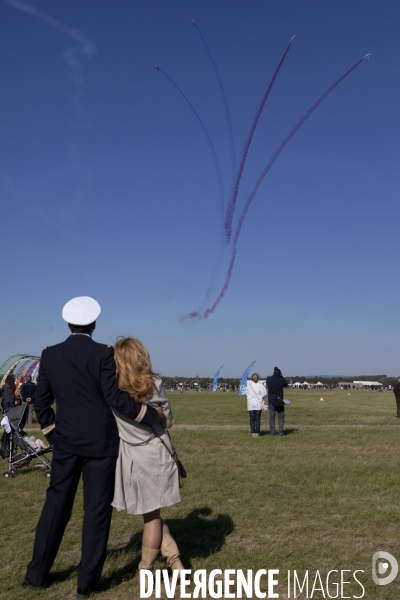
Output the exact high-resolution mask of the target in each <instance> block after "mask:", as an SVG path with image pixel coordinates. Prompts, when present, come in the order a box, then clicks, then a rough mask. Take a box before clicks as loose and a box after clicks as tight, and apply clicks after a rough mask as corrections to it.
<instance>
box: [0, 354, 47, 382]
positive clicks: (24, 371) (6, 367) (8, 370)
mask: <svg viewBox="0 0 400 600" xmlns="http://www.w3.org/2000/svg"><path fill="white" fill-rule="evenodd" d="M39 363H40V356H33V355H32V354H14V355H13V356H10V358H9V359H8V360H6V362H5V363H4V364H2V365H1V367H0V385H3V384H4V382H5V380H6V378H7V377H8V375H14V377H15V383H16V385H17V389H18V386H19V384H20V383H25V381H26V378H27V377H28V376H31V377H32V380H33V381H36V379H37V374H38V371H39Z"/></svg>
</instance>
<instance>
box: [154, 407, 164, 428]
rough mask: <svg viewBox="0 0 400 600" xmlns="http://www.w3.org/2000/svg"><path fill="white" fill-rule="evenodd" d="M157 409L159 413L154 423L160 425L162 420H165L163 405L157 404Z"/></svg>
mask: <svg viewBox="0 0 400 600" xmlns="http://www.w3.org/2000/svg"><path fill="white" fill-rule="evenodd" d="M156 411H157V413H158V415H157V418H156V420H155V421H154V425H158V424H159V423H161V421H163V420H164V412H163V409H162V408H161V406H157V408H156Z"/></svg>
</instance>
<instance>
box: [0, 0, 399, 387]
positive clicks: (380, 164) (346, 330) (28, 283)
mask: <svg viewBox="0 0 400 600" xmlns="http://www.w3.org/2000/svg"><path fill="white" fill-rule="evenodd" d="M191 18H194V19H195V21H196V23H197V24H198V26H199V28H200V29H201V32H202V34H203V36H204V38H205V39H206V41H207V44H208V46H209V48H210V51H211V53H212V56H213V59H214V61H215V63H216V65H217V67H218V70H219V74H220V77H221V81H222V83H223V86H224V90H225V94H226V97H227V101H228V106H229V110H230V114H231V119H232V127H233V134H234V140H235V149H236V155H237V158H239V157H240V154H241V152H242V150H243V146H244V143H245V140H246V137H247V134H248V130H249V128H250V125H251V122H252V119H253V117H254V115H255V112H256V110H257V108H258V105H259V103H260V100H261V98H262V96H263V94H264V92H265V90H266V88H267V85H268V83H269V81H270V79H271V76H272V74H273V72H274V70H275V68H276V66H277V64H278V62H279V60H280V58H281V56H282V54H283V52H284V50H285V48H286V47H287V45H288V43H289V40H290V37H291V36H292V35H293V34H296V41H295V43H294V44H293V46H292V47H291V49H290V52H289V54H288V56H287V58H286V61H285V63H284V65H283V66H282V69H281V72H280V74H279V77H278V79H277V81H276V84H275V86H274V88H273V90H272V93H271V96H270V98H269V100H268V103H267V105H266V108H265V111H264V113H263V115H262V118H261V120H260V123H259V127H258V129H257V132H256V135H255V137H254V140H253V144H252V147H251V151H250V153H249V157H248V161H247V163H246V169H245V173H244V177H243V180H242V187H241V190H240V194H239V199H238V205H239V208H240V207H242V206H243V204H244V202H245V200H246V198H247V196H248V195H249V193H250V191H251V189H252V186H253V184H254V182H255V180H256V179H257V177H258V176H259V174H260V172H261V171H262V169H263V168H264V166H265V164H266V163H267V161H268V160H269V158H270V157H271V156H272V154H273V153H274V151H275V149H276V148H277V147H278V145H279V144H280V142H281V141H282V139H283V138H284V137H285V135H286V134H287V133H288V132H289V130H290V129H291V128H292V127H293V126H294V125H295V124H296V122H297V121H298V120H299V119H300V118H301V117H302V115H303V114H304V113H305V112H306V111H307V110H308V108H309V107H310V106H311V105H312V104H313V102H315V100H316V99H317V98H318V97H319V96H320V95H321V94H322V93H323V92H324V91H325V90H326V89H327V88H328V87H329V86H330V85H331V84H332V83H333V82H334V81H335V80H336V79H338V78H339V77H340V76H341V75H342V74H344V73H345V72H346V71H347V70H348V69H349V68H350V67H351V66H353V65H354V64H355V63H356V62H357V61H358V60H359V59H360V58H362V56H363V55H364V54H365V53H368V52H371V57H370V59H369V60H366V61H364V62H363V63H362V64H361V65H360V66H359V67H357V69H356V70H355V71H354V72H353V73H351V75H350V76H349V77H348V78H347V79H346V80H345V81H343V82H342V83H341V84H340V86H338V87H337V88H336V89H335V90H334V91H333V93H332V94H331V95H330V96H329V97H328V98H327V99H326V100H325V101H324V103H323V104H322V105H321V106H320V107H319V108H318V109H317V111H316V112H315V113H314V114H313V115H312V117H311V118H310V119H309V120H308V121H307V123H306V124H305V125H304V126H303V127H302V128H301V129H300V130H299V132H298V133H297V134H296V136H295V137H294V138H293V140H292V141H291V142H290V143H289V144H288V145H287V147H286V148H285V149H284V151H283V153H282V154H281V156H280V157H279V159H278V160H277V162H276V163H275V164H274V166H273V168H272V169H271V171H270V173H269V174H268V176H267V177H266V179H265V181H264V182H263V184H262V185H261V187H260V190H259V192H258V194H257V196H256V198H255V199H254V201H253V203H252V205H251V208H250V210H249V213H248V215H247V218H246V220H245V223H244V226H243V228H242V231H241V236H240V238H239V243H238V249H237V256H236V262H235V265H234V268H233V274H232V280H231V284H230V287H229V289H228V291H227V294H226V296H225V298H224V299H223V300H222V301H221V303H220V304H219V306H218V307H217V308H216V310H215V312H214V313H213V314H212V315H211V316H210V317H209V318H208V319H206V320H202V321H200V322H198V323H195V324H193V325H189V326H188V325H184V324H182V323H181V322H180V318H181V317H182V315H184V314H187V313H190V312H191V311H194V310H198V309H199V308H200V307H201V306H202V304H203V301H204V297H205V294H206V291H207V289H208V287H209V285H210V278H211V274H212V272H213V266H214V264H215V260H216V257H217V256H218V252H219V248H220V247H221V239H222V238H221V236H222V232H221V223H220V212H219V192H218V189H219V188H218V182H217V179H216V175H215V168H214V163H213V158H212V155H211V153H210V149H209V146H208V144H207V140H206V138H205V136H204V133H203V131H202V129H201V127H200V126H199V123H198V122H197V120H196V117H195V116H194V114H193V112H192V111H191V110H190V108H189V107H188V105H187V104H186V103H185V101H184V100H183V99H182V97H181V96H180V95H179V93H178V92H177V90H176V89H175V88H174V87H173V85H171V83H170V82H169V81H168V80H167V78H166V77H164V75H163V74H162V73H161V72H158V71H157V70H156V69H155V68H154V64H157V65H159V66H160V67H161V68H162V69H163V70H164V71H165V72H166V73H167V74H168V75H169V76H170V77H171V78H172V79H173V80H174V81H175V82H176V84H177V85H178V86H179V87H180V88H181V90H182V91H183V92H184V93H185V94H186V95H187V97H188V98H189V99H190V101H191V102H192V103H193V105H194V106H195V108H196V110H197V111H198V113H199V115H200V116H201V118H202V120H203V122H204V124H205V125H206V127H207V129H208V131H209V133H210V136H211V138H212V140H213V143H214V146H215V150H216V153H217V155H218V157H219V161H220V165H221V171H222V175H223V180H224V185H225V201H226V200H227V198H228V196H229V192H230V186H231V183H232V172H231V159H230V147H229V136H228V129H227V125H226V118H225V112H224V105H223V101H222V97H221V94H220V90H219V87H218V82H217V79H216V77H215V73H214V71H213V69H212V65H211V62H210V60H209V57H208V55H207V53H206V50H205V48H204V46H203V45H202V42H201V39H200V36H199V35H198V32H197V31H196V28H195V27H194V26H193V25H192V24H191V21H190V19H191ZM399 22H400V4H399V3H398V1H397V0H385V2H378V1H377V0H376V1H370V2H365V1H364V0H352V1H351V2H349V1H348V0H336V1H334V2H333V1H331V0H324V1H323V2H321V1H313V0H302V1H301V2H299V1H298V0H285V1H282V0H268V1H267V0H262V1H259V0H251V1H244V0H240V1H239V0H219V1H218V2H215V0H214V1H212V0H201V1H199V0H193V1H191V2H187V0H182V1H181V0H173V1H172V2H165V1H164V2H162V1H153V0H146V2H140V1H136V0H132V1H127V0H121V1H120V2H110V1H106V0H86V1H85V2H81V1H79V0H57V1H54V0H40V1H39V0H36V1H34V0H32V3H25V2H22V1H19V0H1V1H0V23H1V25H0V27H1V35H0V49H1V52H0V55H1V62H0V66H1V79H2V94H1V105H2V110H1V113H0V114H1V116H0V119H1V145H0V198H1V207H2V211H1V214H2V218H1V224H2V228H1V229H2V245H1V247H2V257H3V292H2V294H1V300H0V302H1V315H2V333H1V338H0V361H1V362H3V361H4V360H6V358H8V356H10V355H11V354H14V353H23V352H32V353H40V351H41V349H42V348H43V347H44V346H47V345H51V344H54V343H57V342H59V341H61V340H62V339H64V338H65V337H66V335H67V330H66V325H65V324H64V322H63V321H62V320H61V309H62V306H63V305H64V303H65V302H66V301H68V300H69V299H70V298H72V297H74V296H78V295H91V296H93V297H95V298H96V299H97V300H98V301H99V302H100V304H101V305H102V309H103V312H102V315H101V317H100V319H99V322H98V328H97V330H96V333H95V339H97V340H98V341H102V342H105V343H113V341H114V340H115V338H116V337H117V336H118V335H136V336H137V337H139V338H141V339H142V340H143V341H144V342H145V343H146V344H147V345H148V347H149V350H150V352H151V355H152V358H153V364H154V367H155V368H156V369H158V370H159V371H161V372H162V373H164V374H166V375H167V374H168V375H175V374H181V375H188V376H189V375H196V374H198V375H209V376H212V375H213V374H214V373H215V371H216V370H217V368H218V367H219V366H220V365H221V364H225V368H224V370H223V372H222V373H221V376H223V375H225V376H240V375H241V374H242V372H243V371H244V369H245V367H246V366H247V365H248V364H249V363H250V362H252V361H253V360H254V359H257V363H256V368H257V370H258V371H259V372H260V373H262V374H266V373H268V372H271V371H272V369H273V367H274V366H275V365H276V364H277V365H278V366H280V368H281V369H282V370H283V372H284V373H286V374H292V375H296V374H299V375H300V374H303V373H307V374H311V373H315V374H318V373H340V374H361V373H363V374H368V373H370V374H373V373H375V374H376V373H387V374H390V375H395V374H396V375H397V374H399V373H400V363H399V350H400V341H399V335H398V331H399V328H400V314H399V307H398V301H397V299H398V297H399V296H400V278H399V275H398V269H399V250H398V248H399V226H398V223H399V220H400V219H399V217H400V207H399V201H398V200H399V178H400V169H399V144H398V139H399V117H398V113H399V111H398V106H399V100H400V97H399V96H400V94H399V92H400V85H399V42H398V24H399ZM223 277H224V272H223V269H222V270H221V271H220V272H218V270H217V271H216V272H215V271H214V287H213V289H212V298H211V300H214V299H215V297H216V295H217V294H218V291H219V287H218V286H220V284H221V281H222V280H223Z"/></svg>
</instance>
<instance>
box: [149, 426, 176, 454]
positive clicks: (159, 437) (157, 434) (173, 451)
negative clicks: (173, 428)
mask: <svg viewBox="0 0 400 600" xmlns="http://www.w3.org/2000/svg"><path fill="white" fill-rule="evenodd" d="M154 433H155V435H156V436H157V437H158V439H159V440H160V442H161V443H162V444H163V446H165V448H166V449H167V450H168V452H169V454H170V455H171V458H173V460H174V461H175V462H177V461H178V455H177V453H176V450H175V448H174V445H173V443H172V440H171V436H170V435H169V433H168V430H167V429H165V433H166V434H167V436H168V437H169V439H170V442H171V446H172V452H171V450H170V449H169V447H168V445H167V444H166V443H165V442H164V440H163V439H162V437H161V435H160V434H159V433H157V431H156V430H155V429H154Z"/></svg>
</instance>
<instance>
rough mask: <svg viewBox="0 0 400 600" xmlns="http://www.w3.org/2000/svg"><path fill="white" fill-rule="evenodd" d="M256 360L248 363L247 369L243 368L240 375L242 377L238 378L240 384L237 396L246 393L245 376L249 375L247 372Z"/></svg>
mask: <svg viewBox="0 0 400 600" xmlns="http://www.w3.org/2000/svg"><path fill="white" fill-rule="evenodd" d="M256 362H257V361H256V360H255V361H253V362H252V363H251V365H249V366H248V367H247V369H246V370H245V372H244V373H243V375H242V379H241V380H240V385H239V392H238V393H239V396H244V395H245V394H246V387H247V378H248V376H249V373H250V371H251V369H252V368H253V365H255V364H256Z"/></svg>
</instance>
